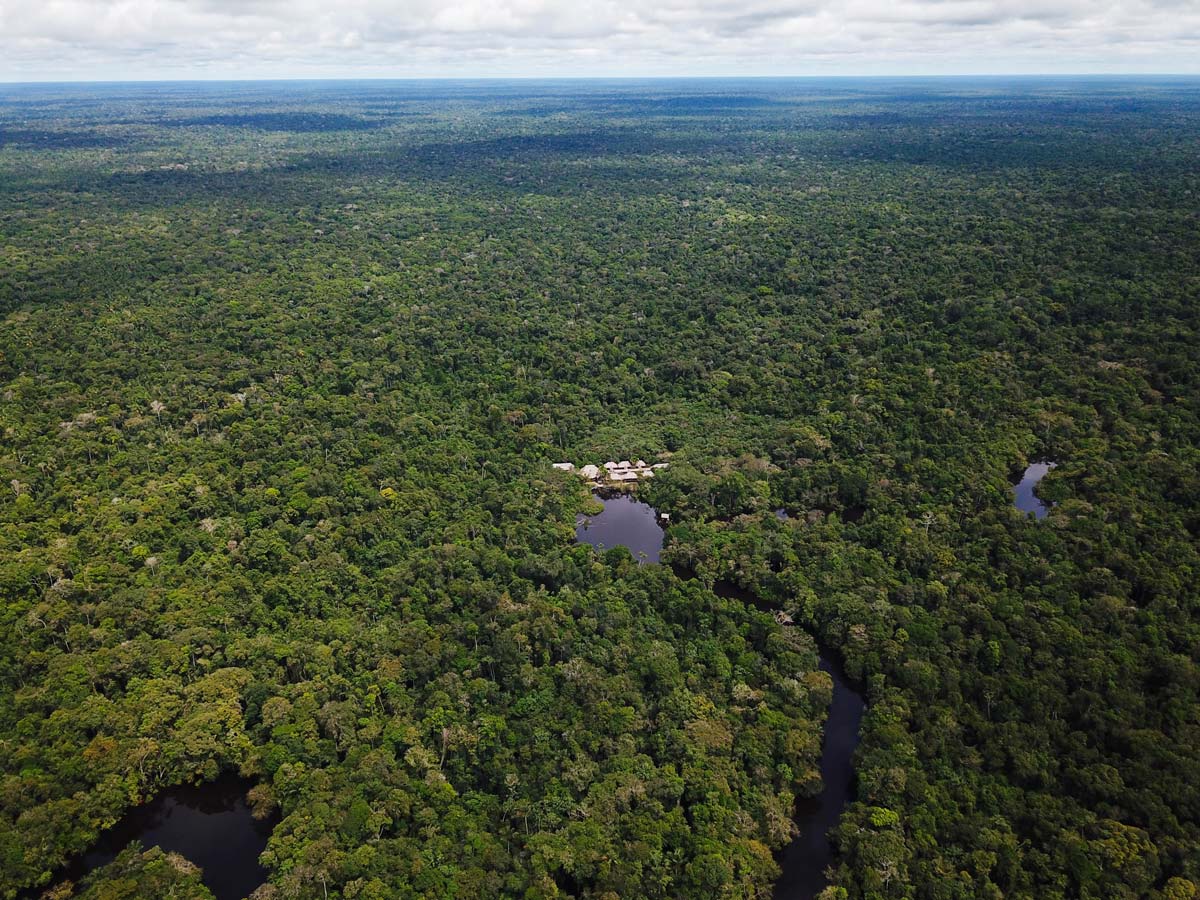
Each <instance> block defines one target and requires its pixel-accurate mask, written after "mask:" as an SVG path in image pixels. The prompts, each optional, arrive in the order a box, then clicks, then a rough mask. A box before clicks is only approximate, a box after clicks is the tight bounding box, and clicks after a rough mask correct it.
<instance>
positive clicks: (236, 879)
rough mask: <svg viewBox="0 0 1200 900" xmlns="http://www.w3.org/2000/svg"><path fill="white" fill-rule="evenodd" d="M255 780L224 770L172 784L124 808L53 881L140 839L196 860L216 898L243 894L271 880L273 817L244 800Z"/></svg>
mask: <svg viewBox="0 0 1200 900" xmlns="http://www.w3.org/2000/svg"><path fill="white" fill-rule="evenodd" d="M251 786H252V785H251V783H250V782H248V781H245V780H243V779H240V778H237V777H235V776H232V775H226V776H222V777H220V778H218V779H216V780H215V781H209V782H206V783H204V784H201V785H196V786H192V785H184V786H180V787H174V788H169V789H167V790H166V791H163V792H162V793H161V794H159V795H158V796H157V797H155V798H154V799H153V800H151V801H150V802H149V803H145V804H143V805H142V806H138V807H134V808H133V809H131V810H130V811H129V812H128V813H126V814H125V816H124V817H123V818H122V819H121V820H120V821H119V822H118V823H117V824H116V825H114V826H113V827H112V828H110V829H109V830H108V831H106V832H104V833H103V834H102V835H100V839H99V840H98V841H96V844H95V845H94V846H93V847H92V849H90V850H88V851H87V852H86V853H84V854H83V855H82V856H79V857H76V858H75V859H74V860H73V861H72V862H70V863H69V864H68V865H67V866H66V867H65V868H64V869H63V870H62V871H61V872H60V873H59V874H58V875H57V876H56V877H55V878H54V883H59V882H61V881H63V880H64V879H70V880H71V881H74V882H76V883H78V882H79V880H80V879H82V878H83V877H84V876H86V875H88V874H90V873H91V872H93V871H95V870H96V869H98V868H100V867H101V866H105V865H107V864H108V863H110V862H112V861H113V860H114V859H116V858H117V855H118V854H119V853H120V852H121V851H122V850H124V849H125V848H126V847H127V846H129V844H130V842H131V841H134V840H136V841H138V842H140V843H141V845H142V848H143V849H149V848H150V847H161V848H162V849H163V850H165V851H167V852H169V853H178V854H180V855H181V856H184V857H186V858H187V859H188V860H189V861H191V862H193V863H195V864H196V865H197V866H199V867H200V868H201V869H202V870H203V876H202V880H203V882H204V884H205V886H206V887H207V888H208V889H209V890H210V891H212V893H213V896H214V897H216V900H242V898H244V897H247V896H249V895H250V894H251V893H253V892H254V890H255V889H256V888H257V887H258V886H259V885H260V884H262V883H263V882H264V881H266V880H267V871H266V869H264V868H263V867H262V866H261V865H259V862H258V857H259V854H261V853H262V852H263V850H265V849H266V848H267V839H268V838H269V837H270V836H271V829H272V828H273V827H274V821H272V820H267V821H263V820H259V819H256V818H254V816H253V815H251V813H250V807H249V805H248V804H247V802H246V791H247V790H248V789H249V788H250V787H251ZM32 896H38V895H37V894H36V893H35V894H33V895H32Z"/></svg>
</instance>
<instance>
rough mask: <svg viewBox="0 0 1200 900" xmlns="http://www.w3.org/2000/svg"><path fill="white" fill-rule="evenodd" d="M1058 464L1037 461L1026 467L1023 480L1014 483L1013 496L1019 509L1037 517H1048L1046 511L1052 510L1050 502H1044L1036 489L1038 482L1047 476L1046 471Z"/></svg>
mask: <svg viewBox="0 0 1200 900" xmlns="http://www.w3.org/2000/svg"><path fill="white" fill-rule="evenodd" d="M1056 465H1058V463H1052V462H1035V463H1031V464H1030V465H1029V467H1028V468H1026V469H1025V474H1024V475H1022V476H1021V480H1020V481H1018V482H1017V483H1016V484H1014V485H1013V498H1014V502H1015V503H1016V504H1017V509H1019V510H1021V512H1024V513H1033V516H1034V518H1035V519H1044V518H1046V513H1048V512H1049V511H1050V504H1047V503H1043V502H1042V501H1041V500H1040V499H1038V496H1037V495H1036V494H1035V493H1034V489H1035V488H1036V487H1037V486H1038V482H1039V481H1041V480H1042V479H1043V478H1045V477H1046V473H1047V472H1049V471H1050V470H1051V469H1053V468H1054V467H1055V466H1056Z"/></svg>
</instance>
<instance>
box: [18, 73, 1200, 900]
mask: <svg viewBox="0 0 1200 900" xmlns="http://www.w3.org/2000/svg"><path fill="white" fill-rule="evenodd" d="M731 91H732V92H734V93H735V94H736V95H737V96H741V93H742V92H745V93H746V94H747V95H750V94H753V95H754V96H755V97H757V98H758V100H760V101H761V102H754V103H745V104H739V103H731V102H729V101H730V99H731V96H730V92H731ZM147 92H149V93H147ZM660 94H667V95H669V96H667V97H666V99H664V98H663V97H662V96H660ZM148 98H149V99H148ZM1198 149H1200V93H1198V92H1197V90H1196V87H1195V85H1194V84H1193V83H1191V82H1178V81H1176V82H1171V81H1166V82H1153V81H1145V82H1137V83H1128V84H1114V85H1091V86H1088V85H1084V86H1082V87H1081V86H1079V85H1072V84H1069V83H1066V82H1046V83H1039V84H1035V85H1030V86H1025V87H1022V88H1021V89H1020V90H1019V91H1014V90H1012V89H1010V88H1007V87H1005V86H1004V85H1001V84H999V83H983V82H980V83H973V82H962V83H959V82H953V83H951V82H946V83H942V84H941V85H937V84H934V85H932V86H931V85H929V84H923V85H917V84H905V83H884V82H879V83H874V84H872V83H866V82H864V83H854V84H842V83H838V84H822V83H807V82H781V83H778V84H757V83H756V84H753V85H749V86H748V85H745V84H737V85H733V86H730V85H719V84H708V85H706V84H703V83H697V84H692V85H672V86H670V87H668V86H667V85H659V86H653V87H647V86H646V85H632V84H631V85H586V84H580V85H559V86H555V85H521V86H505V85H496V86H492V87H489V88H481V87H478V86H468V85H441V86H437V87H434V86H413V85H406V86H398V85H394V84H364V85H356V86H353V87H350V86H346V85H340V86H335V85H326V86H311V85H307V86H305V85H295V86H281V85H273V86H259V87H246V86H241V87H236V88H235V87H230V86H214V87H208V88H204V89H199V88H196V87H194V86H156V87H154V88H136V89H135V88H128V89H125V88H121V89H115V88H113V89H109V91H108V92H107V93H106V92H104V91H99V90H97V91H91V90H84V89H81V88H70V87H62V88H53V87H36V86H30V87H20V88H5V89H4V92H3V93H2V94H0V317H2V326H0V396H2V397H3V402H0V436H2V444H0V484H3V485H4V486H5V491H6V494H5V497H4V500H3V501H2V502H0V634H2V635H3V636H4V637H3V639H2V640H0V876H2V877H0V894H3V895H4V896H10V897H11V896H15V895H16V893H17V891H18V890H20V889H22V888H25V887H27V886H33V885H39V886H40V885H45V884H47V883H48V882H50V881H51V880H52V873H53V871H54V870H55V869H56V867H57V866H58V865H60V864H61V863H62V862H63V861H64V859H66V858H67V857H68V856H69V855H70V854H73V853H77V852H79V851H80V850H82V849H84V848H86V847H87V846H88V845H89V844H90V843H91V842H92V841H93V840H94V839H95V837H96V835H97V834H98V833H99V832H100V831H101V830H103V829H104V828H106V827H109V826H110V825H111V824H112V823H113V822H114V821H115V820H116V819H117V818H119V816H120V815H121V813H122V812H123V811H124V810H125V809H127V808H128V807H130V806H131V805H133V804H136V803H138V802H141V801H142V800H144V799H145V798H147V797H149V796H151V795H153V794H154V793H156V792H157V791H159V790H161V789H162V788H163V787H165V786H167V785H171V784H176V783H180V782H184V781H202V780H205V779H209V778H211V777H213V776H215V775H216V774H217V773H218V772H220V771H222V770H227V769H237V770H240V771H241V772H243V773H244V774H246V775H247V776H249V777H251V778H254V779H255V780H256V781H258V782H259V783H260V787H259V788H258V789H257V792H256V803H260V804H262V805H264V806H267V807H269V806H272V805H277V806H278V808H279V810H280V813H281V822H280V824H279V825H278V826H277V827H276V829H275V831H274V834H273V836H272V838H271V841H270V845H269V848H268V850H267V853H266V854H265V857H264V861H265V862H266V864H267V865H268V866H269V868H270V870H271V879H272V885H271V886H270V887H269V888H268V889H267V890H266V892H265V893H264V896H279V897H296V898H316V897H321V898H324V897H326V896H328V897H331V898H337V897H346V898H354V897H357V898H406V897H414V898H415V897H471V898H489V897H515V896H525V897H531V898H533V897H547V898H548V897H578V898H585V897H587V898H608V900H613V898H637V897H661V898H667V897H761V896H765V895H766V893H767V892H768V891H769V889H770V887H769V885H770V882H771V881H772V879H773V878H774V877H775V876H776V875H777V872H778V868H777V866H776V864H775V862H774V860H773V859H772V856H771V851H772V850H773V849H777V848H779V847H780V846H782V845H783V844H784V843H785V842H786V841H787V840H788V839H789V837H790V833H791V829H790V826H789V814H790V811H791V806H792V801H793V798H794V797H795V796H796V795H797V794H799V793H801V792H809V791H811V788H812V785H813V781H814V772H815V767H816V759H817V754H818V750H819V736H820V724H821V722H822V720H823V717H824V714H825V705H826V704H827V702H828V698H829V693H828V682H827V679H824V678H822V677H817V678H814V677H812V672H813V669H814V667H815V661H816V657H815V653H814V650H813V645H812V642H811V641H810V640H809V639H808V638H806V637H805V636H804V634H803V633H802V632H801V631H800V630H798V629H787V630H785V629H781V628H779V627H778V626H777V625H776V624H775V623H774V622H773V621H772V620H771V619H770V617H768V616H766V615H764V614H762V613H759V612H756V611H755V610H753V609H750V608H746V607H745V606H744V605H743V604H742V603H740V602H739V601H735V600H728V599H722V598H718V597H716V596H715V595H714V594H713V593H712V592H711V591H709V590H707V589H705V587H704V586H703V585H704V584H709V585H711V584H712V583H713V582H714V581H715V580H716V579H718V578H731V579H733V580H735V581H737V582H738V583H739V584H741V585H744V586H746V587H748V588H753V589H754V590H755V591H756V592H757V593H758V594H759V595H760V596H762V597H763V598H765V599H766V600H767V601H769V602H770V603H771V604H773V605H775V606H778V607H782V608H784V609H786V610H787V611H789V612H790V613H791V614H792V615H793V616H794V618H795V619H796V621H797V622H799V623H801V624H802V625H803V626H804V627H805V628H806V629H809V630H811V631H812V632H814V633H815V634H816V635H817V636H818V637H819V638H820V639H821V640H822V641H824V642H825V643H827V644H828V645H830V646H832V647H834V648H836V649H837V651H838V652H839V653H840V654H841V655H842V657H843V658H844V660H845V662H846V666H847V669H848V671H849V672H850V673H851V674H852V675H853V676H854V677H855V678H857V679H859V680H860V681H861V683H862V684H863V685H864V688H865V690H866V691H867V693H868V696H869V699H870V709H869V711H868V714H867V717H866V720H865V722H864V731H863V741H862V744H861V746H860V748H859V751H858V755H857V771H858V802H856V803H855V804H853V805H852V806H851V807H850V808H849V809H848V810H847V813H846V815H845V816H844V817H843V820H842V823H841V825H840V826H839V827H838V829H837V830H836V832H835V834H834V835H833V836H834V838H835V840H836V842H837V846H838V850H839V856H838V863H837V865H836V867H835V871H834V884H833V885H832V886H831V887H830V888H829V890H827V891H826V892H825V896H827V897H836V898H872V900H874V898H907V897H913V898H922V900H935V898H936V900H940V898H966V897H976V898H995V897H1000V896H1004V897H1012V898H1035V897H1036V898H1039V900H1040V898H1055V897H1064V898H1065V897H1081V898H1085V897H1086V898H1124V897H1130V898H1133V897H1148V898H1159V897H1161V898H1171V900H1183V898H1186V897H1189V896H1194V895H1195V893H1196V890H1195V885H1196V883H1198V882H1200V794H1198V793H1197V791H1198V786H1200V759H1198V754H1197V747H1200V702H1198V701H1200V697H1198V693H1200V664H1198V660H1200V627H1198V625H1197V615H1198V612H1200V595H1198V593H1197V590H1196V586H1195V585H1196V573H1197V572H1200V553H1198V547H1197V535H1200V477H1198V476H1197V472H1200V451H1198V449H1197V448H1198V447H1200V409H1198V408H1197V406H1198V403H1200V383H1198V368H1197V365H1196V353H1195V348H1196V346H1197V345H1198V343H1200V333H1198V332H1200V321H1198V316H1200V305H1198V304H1197V303H1196V297H1197V293H1196V292H1197V284H1198V283H1200V260H1198V259H1197V254H1196V247H1197V239H1198V237H1200V235H1198V232H1197V229H1198V226H1197V219H1196V204H1195V198H1196V197H1197V196H1200V175H1198V174H1197V172H1198V170H1197V168H1196V165H1195V161H1196V155H1197V150H1198ZM639 456H640V457H643V458H646V459H656V460H657V459H661V460H664V461H668V460H669V461H670V463H671V466H670V468H668V469H665V470H660V475H659V477H656V478H655V479H654V480H653V482H652V483H650V484H647V485H645V486H644V487H643V488H642V489H641V490H642V492H643V497H644V498H645V499H647V500H649V501H650V502H652V503H654V504H655V505H656V506H657V507H658V508H659V509H661V510H662V511H664V512H668V513H670V515H671V522H672V527H671V529H670V545H669V547H668V549H667V552H666V556H665V558H667V559H668V560H669V561H671V562H674V563H675V564H677V565H680V566H685V567H688V568H690V569H692V570H694V571H695V572H696V573H697V574H698V575H699V576H700V580H699V581H687V582H685V581H681V580H680V579H679V578H677V577H676V576H675V575H674V574H673V573H672V571H671V569H670V568H669V567H666V566H662V567H659V566H641V565H638V564H637V562H636V561H635V560H634V559H633V558H632V557H631V556H630V555H629V554H628V553H627V552H623V551H621V550H618V549H614V550H610V551H608V552H607V553H606V554H604V555H603V556H599V555H597V554H594V553H593V552H592V551H591V549H590V548H587V547H580V546H576V545H575V544H574V543H573V541H572V535H573V528H574V519H575V515H576V514H577V513H578V512H580V511H583V510H584V509H585V508H586V504H587V502H588V500H587V493H586V491H585V490H584V488H583V487H582V485H581V484H580V482H579V481H578V479H577V478H575V477H574V476H572V475H568V474H563V473H560V472H557V471H554V470H552V469H551V468H550V463H552V462H555V461H559V460H564V459H569V460H572V461H574V462H576V463H584V462H600V461H603V460H604V459H609V458H637V457H639ZM1040 457H1046V458H1053V459H1054V460H1056V461H1057V462H1058V463H1059V465H1058V467H1057V468H1055V469H1054V470H1053V472H1051V473H1050V475H1049V476H1047V478H1046V479H1045V481H1044V482H1043V483H1042V485H1041V486H1040V488H1039V493H1040V495H1041V496H1042V497H1043V498H1044V499H1046V500H1048V501H1051V502H1053V503H1054V504H1055V505H1054V507H1053V508H1052V510H1051V512H1050V514H1049V516H1048V517H1047V518H1046V519H1044V520H1042V521H1040V522H1035V521H1033V520H1030V519H1028V518H1027V517H1025V516H1023V515H1021V514H1020V513H1019V512H1017V511H1016V510H1015V509H1013V508H1012V496H1011V493H1010V490H1009V485H1010V483H1011V480H1012V473H1013V471H1014V470H1019V469H1020V468H1021V467H1022V466H1023V465H1024V464H1025V463H1026V462H1028V461H1029V460H1030V459H1034V458H1040ZM778 508H783V509H785V510H786V511H787V513H788V518H787V519H786V520H785V519H781V518H779V517H777V516H776V515H775V510H776V509H778ZM81 890H82V893H80V894H78V895H79V896H86V897H97V898H100V897H114V898H115V897H124V896H156V895H157V896H167V895H169V892H170V891H171V890H174V891H175V894H174V896H187V897H201V896H204V895H205V892H204V889H203V888H202V887H199V886H198V882H197V881H196V880H195V878H194V877H193V876H192V875H190V874H188V873H186V872H183V871H182V870H181V869H180V868H179V867H177V866H175V865H174V864H172V863H171V862H170V860H169V859H168V858H167V857H165V856H163V855H162V854H157V855H155V851H153V850H151V851H148V852H147V853H146V854H140V855H139V854H137V853H131V854H126V855H124V856H122V857H121V858H120V859H119V860H118V861H117V862H116V863H114V864H113V865H112V866H109V867H107V868H105V869H103V870H101V871H99V872H97V873H96V874H95V876H94V878H93V879H92V881H91V882H90V883H88V884H87V885H85V886H84V887H83V888H82V889H81ZM131 891H132V892H133V893H130V892H131ZM139 891H140V892H142V893H141V894H138V892H139Z"/></svg>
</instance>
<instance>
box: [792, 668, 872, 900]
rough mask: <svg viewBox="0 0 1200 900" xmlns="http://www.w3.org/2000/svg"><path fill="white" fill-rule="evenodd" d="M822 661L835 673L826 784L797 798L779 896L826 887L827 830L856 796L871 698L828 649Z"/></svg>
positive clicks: (809, 897) (824, 748)
mask: <svg viewBox="0 0 1200 900" xmlns="http://www.w3.org/2000/svg"><path fill="white" fill-rule="evenodd" d="M820 667H821V670H822V671H824V672H828V673H829V674H830V676H831V677H832V678H833V701H832V702H831V703H830V704H829V717H828V718H827V719H826V720H825V736H824V740H823V743H822V745H821V784H822V788H821V793H820V794H818V795H817V796H815V797H805V798H802V799H800V800H798V801H797V802H796V825H797V826H799V828H800V834H799V836H798V837H797V838H796V839H795V840H794V841H792V842H791V843H790V844H788V845H787V846H786V847H785V848H784V849H783V852H782V853H780V854H779V855H778V856H777V857H776V859H777V861H778V862H779V865H780V868H782V869H783V873H782V874H781V875H780V876H779V880H778V881H777V882H775V892H774V897H775V900H813V898H814V897H816V896H817V894H819V893H820V892H821V891H822V890H823V889H824V888H825V886H826V885H827V884H828V882H827V881H826V880H825V869H826V868H827V867H828V866H829V864H830V863H831V862H832V861H833V845H832V844H831V843H830V842H829V837H828V835H829V832H830V831H831V830H832V829H833V827H834V826H835V825H837V823H838V819H839V818H840V817H841V815H842V810H844V809H845V808H846V805H847V804H848V803H849V802H850V801H851V800H853V799H854V751H855V749H856V748H857V747H858V739H859V727H860V726H861V725H862V718H863V713H864V712H865V711H866V708H867V707H866V703H865V702H864V701H863V698H862V694H860V693H858V691H856V690H855V689H854V688H853V687H852V686H851V685H850V682H849V681H847V680H846V676H845V674H844V673H843V672H842V670H841V666H840V665H839V664H838V663H837V661H836V660H835V659H834V657H833V656H832V654H830V653H829V652H828V651H826V650H821V663H820Z"/></svg>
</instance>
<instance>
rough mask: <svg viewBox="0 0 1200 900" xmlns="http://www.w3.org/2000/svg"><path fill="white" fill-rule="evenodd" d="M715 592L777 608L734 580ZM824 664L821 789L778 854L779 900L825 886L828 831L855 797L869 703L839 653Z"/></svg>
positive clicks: (805, 896) (801, 806)
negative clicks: (828, 692)
mask: <svg viewBox="0 0 1200 900" xmlns="http://www.w3.org/2000/svg"><path fill="white" fill-rule="evenodd" d="M713 592H714V593H715V594H717V596H719V597H726V598H729V599H733V600H741V601H743V602H745V603H748V604H751V605H752V606H754V607H755V608H756V609H759V610H761V611H762V612H774V607H772V606H771V604H769V603H767V602H766V601H765V600H763V599H762V598H761V597H759V596H758V595H757V594H754V593H751V592H750V591H747V590H746V589H745V588H741V587H738V586H737V585H736V584H733V583H732V582H728V581H718V582H717V583H716V584H714V585H713ZM820 668H821V671H823V672H828V673H829V675H830V677H832V678H833V700H832V702H831V703H830V705H829V717H828V718H827V719H826V720H825V734H824V738H823V742H822V745H821V785H822V786H821V793H820V794H818V795H817V796H816V797H804V798H801V799H800V800H798V801H796V810H795V821H796V825H797V827H799V829H800V834H799V836H797V837H796V839H795V840H794V841H792V842H791V843H790V844H788V845H787V846H786V847H784V848H783V850H782V851H781V852H779V853H777V854H776V861H777V862H778V863H779V866H780V868H781V869H782V870H783V871H782V874H780V876H779V880H778V881H776V882H775V892H774V897H775V900H813V898H815V897H816V896H817V894H819V893H820V892H821V891H822V890H823V889H824V888H825V886H826V885H827V883H828V882H827V881H826V880H825V869H826V868H827V867H828V866H829V864H830V863H831V862H832V861H833V845H832V844H831V843H830V842H829V837H828V835H829V832H830V831H831V830H832V829H833V827H834V826H835V825H837V823H838V818H839V817H840V816H841V814H842V810H844V809H845V808H846V805H847V804H848V803H849V802H850V801H851V800H853V799H854V764H853V763H854V751H855V749H856V748H857V747H858V739H859V728H860V726H861V725H862V717H863V713H864V712H866V708H867V706H866V703H865V702H864V700H863V698H862V694H860V693H859V692H858V691H856V690H855V689H854V687H853V686H852V685H851V684H850V682H849V680H848V679H847V678H846V675H845V673H844V672H843V671H842V668H841V666H840V665H839V663H838V662H837V659H836V657H835V656H834V654H833V653H831V652H830V651H829V650H827V649H825V648H823V647H822V648H820Z"/></svg>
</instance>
